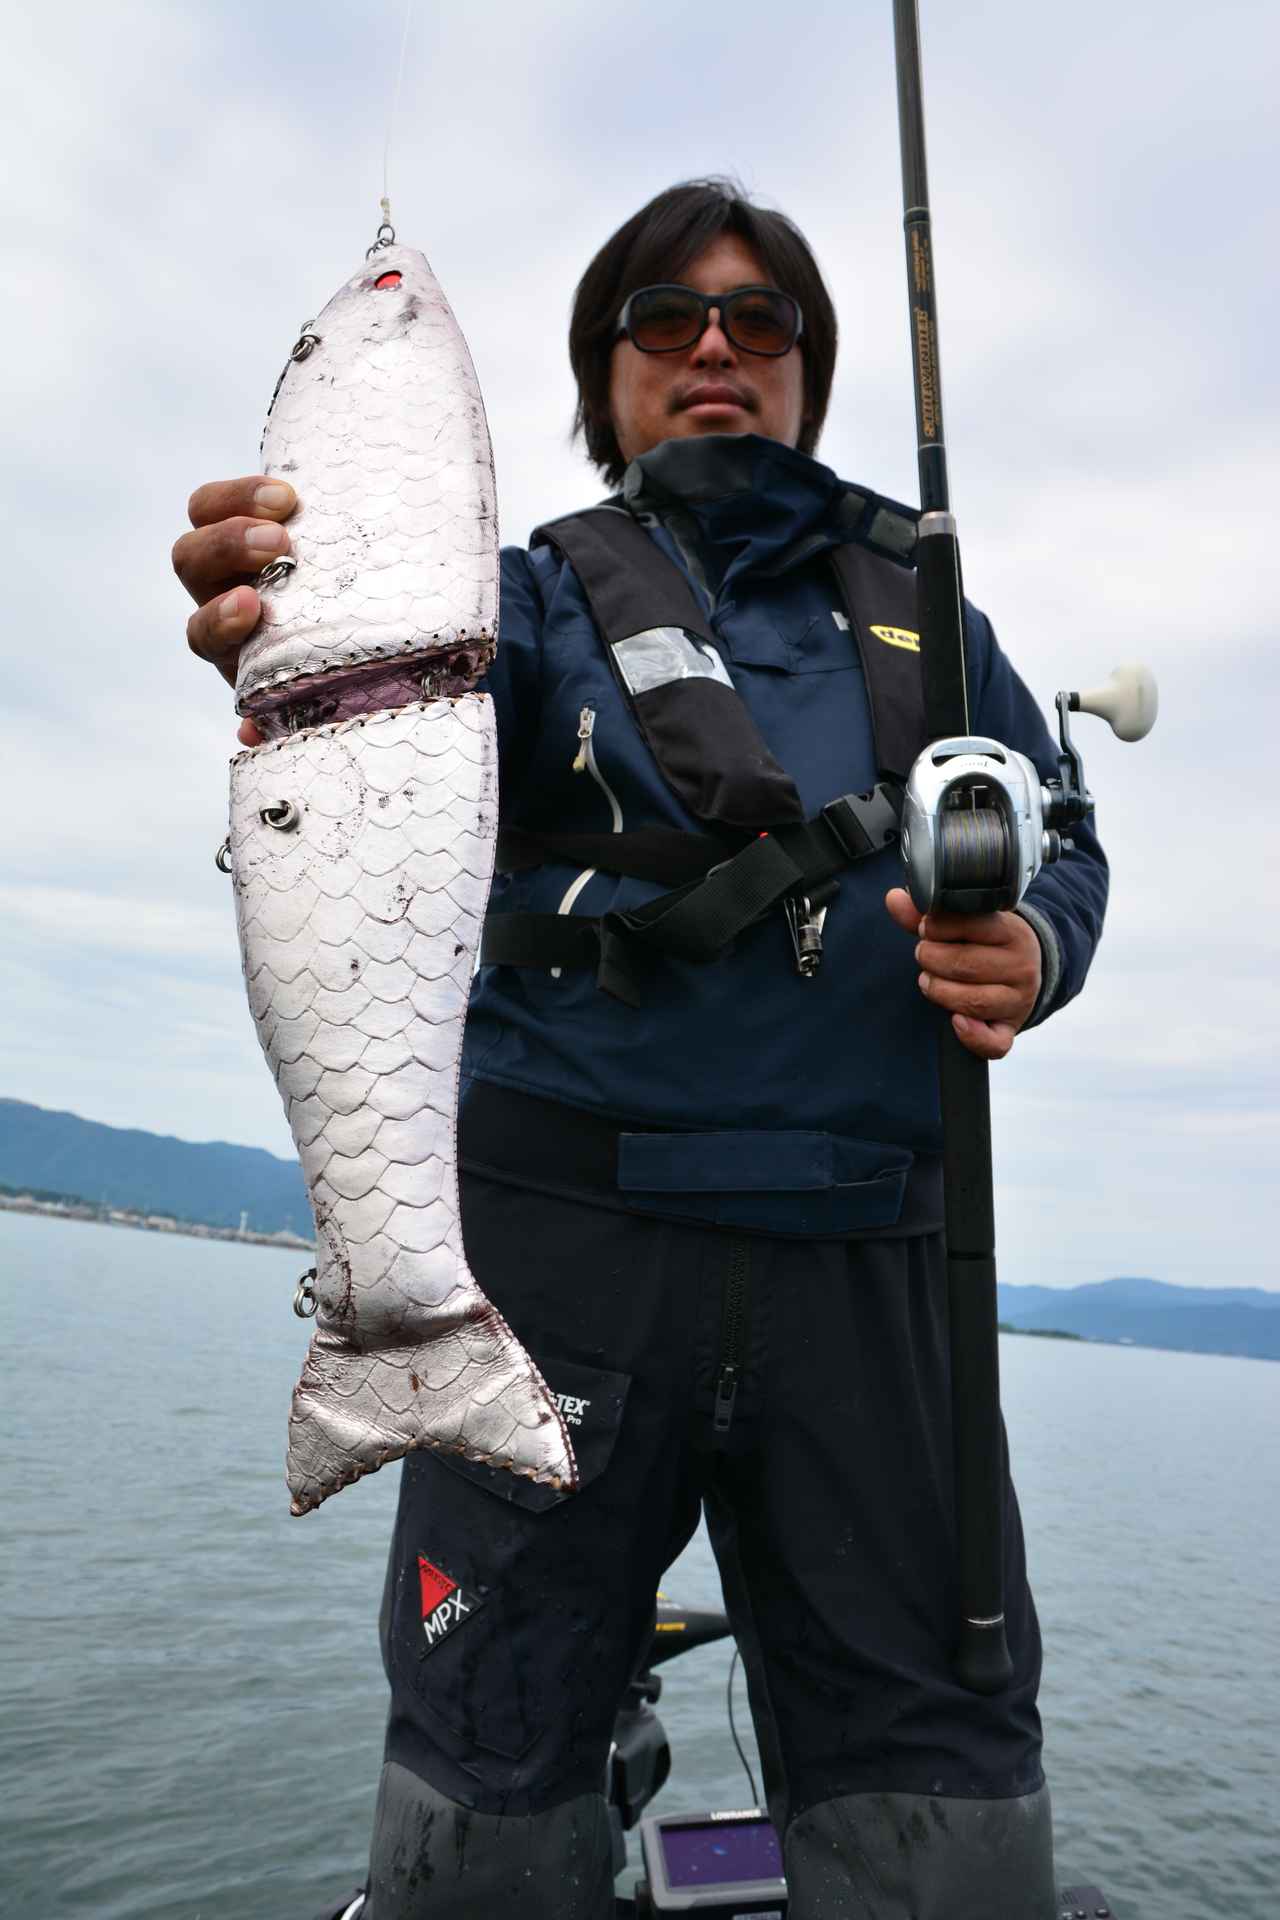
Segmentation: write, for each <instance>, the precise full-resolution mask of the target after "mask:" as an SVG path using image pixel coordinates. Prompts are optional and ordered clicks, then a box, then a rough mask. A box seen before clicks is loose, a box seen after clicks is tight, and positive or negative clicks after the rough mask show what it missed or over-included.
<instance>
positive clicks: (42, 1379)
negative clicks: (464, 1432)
mask: <svg viewBox="0 0 1280 1920" xmlns="http://www.w3.org/2000/svg"><path fill="white" fill-rule="evenodd" d="M301 1264H302V1262H301V1258H300V1256H299V1255H298V1254H296V1253H277V1252H276V1251H274V1250H269V1249H263V1248H257V1247H248V1246H246V1247H240V1246H235V1245H226V1244H220V1243H217V1242H207V1241H198V1240H188V1239H182V1238H169V1237H165V1236H161V1235H150V1234H142V1233H133V1232H127V1231H123V1230H113V1229H111V1228H106V1227H99V1226H93V1225H80V1224H77V1223H71V1222H61V1221H51V1220H45V1219H34V1218H25V1217H21V1216H15V1215H13V1214H0V1301H2V1302H3V1313H4V1325H3V1334H2V1341H0V1350H2V1351H3V1355H4V1361H3V1364H4V1369H5V1376H6V1377H5V1381H4V1392H3V1414H2V1415H0V1422H2V1426H0V1432H2V1434H3V1441H4V1459H5V1462H6V1482H5V1487H4V1503H5V1504H4V1521H5V1525H4V1534H5V1539H6V1546H5V1552H4V1556H3V1563H2V1565H0V1652H2V1655H3V1663H2V1673H0V1713H2V1716H3V1742H4V1744H3V1752H2V1755H0V1913H3V1915H5V1916H10V1915H12V1916H15V1920H16V1916H18V1915H27V1914H31V1915H39V1916H40V1920H71V1917H72V1916H77V1917H78V1916H92V1920H142V1917H143V1916H147V1917H148V1920H309V1916H311V1915H312V1914H314V1913H315V1912H317V1911H318V1910H319V1909H320V1908H321V1907H322V1906H323V1905H324V1903H325V1902H326V1900H329V1899H336V1898H338V1897H339V1896H340V1895H341V1894H342V1892H343V1891H344V1890H345V1889H346V1888H348V1887H353V1886H355V1885H356V1884H357V1883H358V1882H359V1880H361V1879H362V1878H363V1860H364V1854H365V1849H366V1845H367V1836H368V1827H369V1819H370V1814H371V1810H372V1805H373V1794H374V1788H375V1784H376V1779H377V1772H378V1764H379V1758H380V1749H381V1738H382V1722H383V1714H384V1683H383V1679H382V1672H381V1667H380V1665H379V1660H378V1649H377V1639H376V1631H375V1621H376V1614H377V1606H378V1599H379V1594H380V1590H381V1583H382V1576H383V1567H384V1560H385V1553H386V1544H387V1539H388V1535H389V1531H390V1524H391V1516H392V1510H393V1505H394V1498H395V1491H396V1479H397V1474H398V1469H395V1468H391V1469H387V1470H385V1471H384V1472H382V1473H380V1474H377V1475H375V1476H374V1477H373V1479H371V1480H368V1481H365V1482H363V1483H362V1484H361V1485H360V1486H358V1487H357V1488H354V1489H352V1490H350V1491H348V1492H346V1493H344V1494H343V1495H342V1497H341V1498H340V1499H338V1500H334V1501H331V1502H329V1503H328V1504H327V1505H326V1506H325V1507H324V1508H323V1509H322V1510H321V1512H320V1513H319V1514H318V1515H314V1516H310V1517H308V1518H307V1519H306V1520H293V1519H290V1517H289V1515H288V1506H287V1498H286V1496H285V1493H284V1487H283V1481H282V1464H281V1463H282V1452H283V1432H284V1421H285V1415H286V1410H287V1406H288V1399H289V1393H290V1390H291V1388H292V1385H293V1381H294V1378H295V1376H296V1374H297V1370H298V1365H299V1362H300V1359H301V1353H302V1349H303V1347H304V1345H305V1342H306V1339H307V1329H306V1328H305V1327H304V1326H303V1325H302V1323H301V1322H299V1321H297V1320H296V1319H295V1318H294V1316H293V1314H292V1313H291V1311H290V1301H291V1298H292V1293H293V1287H294V1282H295V1280H296V1277H297V1273H298V1270H299V1267H300V1265H301ZM1010 1277H1011V1278H1026V1277H1028V1276H1023V1275H1011V1276H1010ZM1001 1363H1002V1367H1003V1370H1004V1393H1005V1412H1006V1418H1007V1421H1008V1425H1009V1432H1010V1441H1011V1445H1012V1449H1013V1458H1014V1466H1015V1475H1016V1478H1017V1481H1018V1487H1019V1492H1020V1495H1021V1499H1022V1506H1023V1514H1024V1518H1025V1522H1026V1530H1027V1535H1028V1552H1029V1557H1030V1562H1031V1571H1032V1578H1033V1582H1034V1586H1035V1591H1036V1596H1037V1601H1038V1604H1039V1608H1040V1615H1041V1620H1042V1624H1043V1628H1044V1637H1045V1667H1046V1678H1045V1686H1044V1692H1043V1696H1042V1705H1043V1709H1044V1715H1045V1721H1046V1726H1047V1729H1048V1739H1047V1744H1048V1752H1047V1757H1046V1765H1047V1767H1048V1770H1049V1773H1050V1780H1051V1784H1052V1788H1053V1794H1054V1806H1055V1818H1056V1829H1057V1839H1058V1859H1059V1867H1060V1870H1061V1871H1064V1872H1069V1873H1071V1874H1073V1875H1074V1876H1075V1877H1077V1878H1080V1879H1095V1880H1097V1881H1099V1882H1100V1883H1101V1884H1102V1885H1103V1886H1104V1887H1105V1888H1106V1889H1107V1891H1108V1892H1109V1893H1110V1894H1111V1895H1112V1897H1113V1899H1114V1900H1115V1901H1116V1902H1117V1908H1116V1911H1117V1914H1118V1915H1119V1916H1120V1920H1204V1917H1205V1916H1208V1915H1213V1916H1224V1917H1229V1920H1264V1916H1265V1920H1274V1916H1275V1914H1276V1913H1277V1911H1278V1910H1280V1840H1278V1838H1277V1816H1276V1800H1277V1793H1278V1791H1280V1728H1278V1726H1277V1719H1278V1712H1277V1709H1278V1704H1280V1689H1278V1686H1277V1680H1276V1675H1277V1671H1278V1670H1280V1607H1278V1605H1277V1596H1280V1527H1278V1524H1277V1516H1278V1515H1280V1449H1278V1448H1277V1440H1278V1439H1280V1366H1276V1365H1274V1364H1271V1363H1268V1362H1265V1361H1248V1360H1230V1359H1216V1358H1209V1357H1202V1356H1199V1355H1190V1354H1174V1353H1151V1352H1142V1351H1138V1350H1135V1349H1132V1348H1114V1347H1094V1346H1084V1345H1077V1344H1073V1343H1067V1342H1061V1341H1039V1340H1030V1339H1025V1338H1006V1339H1004V1340H1003V1342H1002V1349H1001ZM664 1584H665V1586H666V1588H667V1590H668V1591H670V1592H671V1593H672V1594H673V1595H675V1596H676V1597H677V1598H679V1599H680V1600H682V1601H684V1602H685V1603H687V1604H690V1605H693V1604H697V1603H710V1604H716V1603H718V1596H719V1587H718V1581H717V1577H716V1572H715V1567H714V1564H713V1562H712V1560H711V1556H710V1552H709V1550H708V1548H707V1544H706V1540H705V1537H704V1536H703V1535H701V1534H700V1535H699V1536H698V1537H697V1539H695V1540H694V1542H693V1543H692V1545H691V1546H690V1548H689V1549H688V1551H687V1552H686V1553H685V1554H684V1555H683V1556H682V1558H681V1559H680V1561H679V1562H678V1563H677V1564H676V1566H675V1567H674V1568H673V1569H672V1571H671V1573H670V1574H669V1575H668V1577H667V1580H666V1582H665V1583H664ZM728 1664H729V1654H728V1651H727V1650H726V1648H725V1647H723V1646H720V1647H713V1648H707V1649H704V1650H702V1651H701V1652H698V1653H695V1654H692V1655H689V1656H688V1657H687V1658H686V1659H685V1660H683V1661H680V1662H677V1663H676V1664H675V1665H674V1666H669V1667H667V1668H665V1669H664V1673H665V1675H666V1677H667V1680H666V1688H665V1691H664V1694H663V1699H662V1706H661V1712H662V1716H663V1720H664V1722H665V1724H666V1727H667V1730H668V1733H669V1735H670V1737H671V1742H672V1747H673V1751H674V1755H675V1777H674V1781H673V1784H672V1785H671V1786H669V1787H668V1788H667V1789H666V1791H665V1793H664V1795H663V1798H662V1800H661V1802H660V1803H659V1804H660V1805H662V1806H664V1807H669V1808H670V1809H671V1810H677V1809H679V1808H681V1807H684V1808H697V1807H699V1806H704V1807H705V1806H714V1805H716V1804H720V1805H726V1806H740V1805H743V1804H744V1803H745V1800H746V1798H747V1789H746V1782H745V1777H744V1775H743V1773H742V1770H741V1767H740V1765H739V1762H738V1760H737V1758H736V1756H735V1754H734V1752H733V1748H732V1745H731V1743H730V1740H729V1735H728V1730H727V1725H726V1721H725V1712H724V1692H725V1680H726V1675H727V1672H728ZM739 1684H740V1683H739ZM739 1702H740V1706H741V1709H742V1711H741V1713H740V1715H739V1723H740V1725H741V1724H743V1722H745V1719H746V1713H745V1700H744V1699H743V1697H742V1694H741V1692H740V1693H739ZM753 1758H754V1756H753ZM757 1777H758V1776H757Z"/></svg>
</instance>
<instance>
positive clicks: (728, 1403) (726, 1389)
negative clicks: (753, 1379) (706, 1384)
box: [711, 1360, 738, 1433]
mask: <svg viewBox="0 0 1280 1920" xmlns="http://www.w3.org/2000/svg"><path fill="white" fill-rule="evenodd" d="M737 1397H738V1369H737V1367H735V1365H734V1364H733V1362H732V1360H726V1361H725V1363H724V1365H723V1366H722V1367H721V1369H720V1371H719V1373H718V1374H717V1375H716V1406H715V1417H714V1419H713V1420H712V1423H711V1424H712V1430H713V1432H715V1433H728V1431H729V1427H730V1424H731V1422H732V1420H733V1403H734V1401H735V1400H736V1399H737Z"/></svg>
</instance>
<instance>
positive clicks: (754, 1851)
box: [662, 1820, 782, 1887]
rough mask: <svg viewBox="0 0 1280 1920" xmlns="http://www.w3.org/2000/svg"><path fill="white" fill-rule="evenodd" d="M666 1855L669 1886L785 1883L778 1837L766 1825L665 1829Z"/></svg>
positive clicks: (733, 1823) (761, 1822)
mask: <svg viewBox="0 0 1280 1920" xmlns="http://www.w3.org/2000/svg"><path fill="white" fill-rule="evenodd" d="M662 1852H663V1857H664V1859H665V1861H666V1867H667V1884H668V1885H669V1886H671V1887H722V1886H726V1885H729V1884H732V1883H735V1882H737V1881H740V1880H780V1879H781V1878H782V1852H781V1849H780V1848H779V1846H778V1836H777V1834H776V1833H775V1832H774V1830H773V1827H772V1826H771V1825H770V1823H769V1821H767V1820H717V1821H715V1822H711V1821H708V1823H707V1824H706V1825H705V1826H701V1827H683V1826H682V1827H664V1828H663V1829H662Z"/></svg>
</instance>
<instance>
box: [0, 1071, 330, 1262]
mask: <svg viewBox="0 0 1280 1920" xmlns="http://www.w3.org/2000/svg"><path fill="white" fill-rule="evenodd" d="M0 1184H3V1185H4V1186H7V1187H16V1188H22V1189H26V1190H28V1191H30V1190H32V1189H34V1188H42V1189H44V1190H46V1191H51V1192H55V1193H62V1194H72V1195H75V1196H76V1197H78V1198H79V1199H81V1200H87V1201H88V1202H89V1203H90V1204H91V1205H93V1206H108V1207H124V1208H132V1209H136V1210H137V1211H138V1212H140V1213H159V1214H170V1215H172V1217H173V1218H174V1219H175V1220H195V1221H202V1222H204V1223H205V1224H206V1225H208V1226H212V1227H238V1226H239V1224H240V1215H241V1213H245V1214H247V1215H248V1221H247V1225H248V1226H249V1227H250V1229H251V1230H252V1231H254V1232H257V1233H279V1232H280V1230H281V1229H282V1228H291V1229H292V1231H293V1232H294V1233H300V1234H304V1235H309V1234H310V1233H311V1231H312V1223H311V1208H310V1206H309V1205H308V1203H307V1193H306V1188H305V1186H304V1184H303V1179H302V1169H301V1167H299V1165H298V1163H297V1161H296V1160H281V1159H279V1158H278V1157H277V1156H276V1155H275V1154H273V1153H266V1152H264V1150H263V1149H262V1148H261V1147H234V1146H230V1145H228V1143H227V1142H226V1141H222V1140H212V1141H207V1142H202V1143H197V1142H194V1141H190V1140H175V1139H174V1138H173V1137H172V1136H171V1135H168V1134H160V1133H142V1132H140V1131H139V1130H137V1129H136V1128H132V1127H127V1128H126V1127H107V1126H103V1125H101V1124H100V1123H99V1122H98V1121H96V1120H82V1119H81V1118H80V1116H79V1115H78V1114H75V1113H55V1112H53V1111H51V1110H50V1109H49V1108H47V1107H35V1106H30V1105H28V1103H27V1102H26V1101H25V1100H3V1099H0Z"/></svg>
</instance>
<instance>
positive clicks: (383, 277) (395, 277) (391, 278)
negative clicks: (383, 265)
mask: <svg viewBox="0 0 1280 1920" xmlns="http://www.w3.org/2000/svg"><path fill="white" fill-rule="evenodd" d="M373 284H374V287H375V288H376V290H377V291H378V292H379V293H382V292H385V290H386V289H387V288H388V287H398V286H399V285H400V275H399V274H398V273H395V272H394V271H393V272H391V273H380V274H379V275H378V277H377V279H376V280H375V281H374V283H373Z"/></svg>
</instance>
